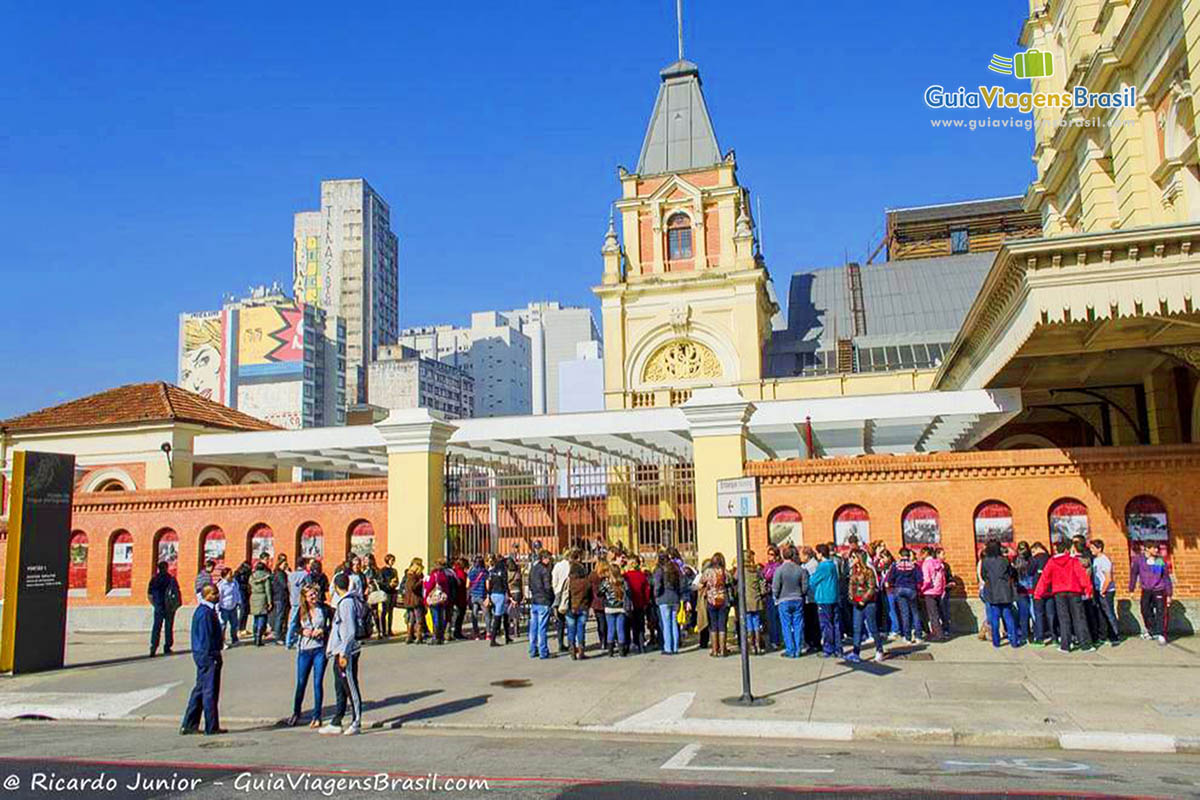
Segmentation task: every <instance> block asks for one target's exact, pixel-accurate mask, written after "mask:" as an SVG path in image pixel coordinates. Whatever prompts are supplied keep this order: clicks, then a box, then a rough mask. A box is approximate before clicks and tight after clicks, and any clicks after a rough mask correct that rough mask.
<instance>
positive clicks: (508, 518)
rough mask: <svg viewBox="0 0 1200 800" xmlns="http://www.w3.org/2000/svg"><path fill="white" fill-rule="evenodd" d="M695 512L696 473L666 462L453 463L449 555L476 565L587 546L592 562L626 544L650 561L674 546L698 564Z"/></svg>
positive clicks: (448, 482) (552, 459)
mask: <svg viewBox="0 0 1200 800" xmlns="http://www.w3.org/2000/svg"><path fill="white" fill-rule="evenodd" d="M695 504H696V497H695V475H694V469H693V466H692V464H691V463H689V462H683V461H676V460H672V459H669V458H665V457H664V458H663V459H661V460H659V461H652V462H633V461H628V460H623V459H618V458H609V457H605V458H602V459H586V460H585V459H581V458H579V457H575V456H573V455H567V456H558V455H550V456H547V457H546V458H545V459H536V458H520V457H515V456H513V457H508V456H496V457H494V458H487V459H486V460H481V459H477V458H468V457H464V456H460V455H448V456H447V458H446V467H445V523H446V552H447V554H448V555H451V556H455V557H459V556H461V557H467V558H470V557H473V556H476V555H481V554H485V553H504V554H507V553H509V552H511V551H512V550H513V549H514V548H515V549H516V550H517V551H518V552H520V553H522V554H529V553H531V552H533V551H535V550H536V549H538V548H539V547H546V548H549V549H550V550H552V551H554V552H562V551H564V550H566V549H569V548H573V547H579V548H581V549H583V550H584V552H585V553H592V552H594V551H595V550H596V549H597V548H598V547H600V546H604V547H612V546H616V545H617V544H618V543H620V544H621V545H623V546H624V547H625V548H626V550H627V551H629V552H634V553H640V554H642V555H644V556H646V555H650V556H653V554H655V553H656V552H657V551H658V549H659V548H663V547H676V548H678V549H679V551H680V553H681V554H682V555H683V557H684V558H685V559H687V560H689V561H692V562H694V561H695V557H696V514H695Z"/></svg>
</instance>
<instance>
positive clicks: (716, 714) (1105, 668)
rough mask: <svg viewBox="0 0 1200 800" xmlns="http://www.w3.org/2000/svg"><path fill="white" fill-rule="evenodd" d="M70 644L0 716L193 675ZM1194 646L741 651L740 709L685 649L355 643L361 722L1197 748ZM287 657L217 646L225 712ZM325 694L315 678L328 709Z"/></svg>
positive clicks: (280, 692)
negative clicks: (364, 705)
mask: <svg viewBox="0 0 1200 800" xmlns="http://www.w3.org/2000/svg"><path fill="white" fill-rule="evenodd" d="M69 641H70V643H69V647H68V661H69V667H68V668H67V669H65V670H62V671H59V672H54V673H44V674H39V675H29V676H18V677H13V678H8V679H5V680H3V681H0V717H2V716H8V717H12V716H17V714H14V713H11V712H8V713H6V709H20V710H21V712H22V714H21V715H34V716H46V717H56V716H58V717H60V718H61V717H62V716H65V715H62V712H61V710H59V711H55V709H61V706H62V705H63V703H64V701H63V699H62V695H64V694H72V693H74V694H76V695H79V697H78V702H79V705H80V706H81V707H87V705H88V703H91V704H92V705H93V706H98V707H102V708H104V709H106V714H105V715H104V716H105V717H107V718H112V717H119V716H122V715H123V714H124V715H128V716H132V717H136V718H143V719H150V720H158V721H164V722H165V721H172V720H177V719H178V716H179V714H180V713H181V711H182V709H183V706H184V703H185V699H186V696H187V692H188V690H189V689H190V686H191V682H192V674H193V673H192V665H191V659H190V657H189V656H188V655H187V654H186V652H185V653H182V654H179V655H175V656H172V657H170V658H163V657H161V656H160V657H158V658H155V659H148V658H146V657H144V656H143V655H140V653H141V651H142V650H143V649H144V644H143V638H142V637H141V636H138V635H136V634H81V633H76V634H73V635H72V636H71V638H70V640H69ZM184 646H186V645H184V644H182V643H181V644H180V647H184ZM1198 651H1200V641H1197V640H1193V639H1190V638H1185V639H1181V640H1178V641H1176V642H1174V643H1172V644H1170V645H1168V646H1167V647H1160V646H1158V645H1157V644H1154V643H1151V642H1145V641H1143V640H1141V639H1130V640H1127V641H1126V642H1125V643H1124V644H1122V645H1121V646H1119V647H1116V648H1110V647H1105V648H1103V649H1102V650H1101V651H1100V652H1098V653H1093V654H1075V655H1069V656H1068V655H1062V654H1060V653H1058V652H1057V651H1055V650H1053V649H1051V648H1047V649H1033V648H1029V647H1026V648H1022V649H1020V650H1016V651H1014V650H1012V649H1011V648H1002V649H1000V650H993V648H992V647H991V645H990V644H988V643H985V642H981V641H979V640H978V639H976V638H974V637H967V636H964V637H961V638H958V639H956V640H954V641H951V642H947V643H939V644H931V645H916V646H907V647H903V648H902V647H895V648H893V649H892V650H891V653H890V655H889V658H888V659H887V660H885V661H884V662H883V663H882V664H871V663H867V664H860V665H851V664H848V663H845V662H843V661H839V660H832V659H829V660H826V659H821V658H818V657H816V656H815V655H808V656H804V657H803V658H800V659H784V658H780V657H779V656H778V655H776V654H770V655H763V656H758V657H754V658H752V659H751V663H752V674H753V684H754V691H755V694H756V695H757V696H759V697H763V698H765V699H766V700H767V702H768V704H767V705H764V706H761V707H755V708H743V707H739V706H736V705H730V704H728V703H727V702H726V701H727V700H728V699H729V698H732V697H736V696H737V695H738V694H740V689H741V678H740V665H739V660H738V659H737V658H736V657H729V658H725V659H712V658H709V657H708V656H707V655H706V654H705V653H700V652H695V651H694V649H693V650H691V651H685V652H684V653H682V654H680V655H678V656H672V657H667V656H663V655H661V654H657V653H655V654H649V655H644V656H630V657H628V658H616V659H610V658H607V657H593V658H590V659H588V660H587V661H584V662H574V661H571V660H570V659H569V658H562V657H560V658H555V659H551V660H549V661H540V660H531V659H529V658H528V656H527V655H526V645H525V641H524V640H523V639H522V640H520V641H519V642H517V643H514V644H513V645H509V646H506V647H500V648H489V647H487V646H486V644H484V643H481V642H457V643H451V644H447V645H445V646H443V647H428V646H418V645H405V644H403V643H400V642H398V641H389V642H385V643H379V644H374V643H373V644H371V645H369V646H368V647H367V648H366V651H365V654H364V656H363V660H362V683H363V686H364V692H365V695H366V697H367V699H368V701H369V702H368V711H367V712H366V719H367V723H368V724H373V725H376V726H379V727H396V726H400V725H403V726H405V727H425V728H443V729H445V728H451V729H454V728H470V729H500V730H515V731H553V730H568V731H569V730H581V729H582V730H585V731H591V732H595V733H606V734H622V733H624V734H631V735H633V734H637V735H643V734H663V733H674V734H681V735H687V736H717V737H721V736H727V737H747V736H749V737H753V736H768V737H772V738H792V739H813V740H830V741H878V742H915V743H937V744H959V745H975V746H1002V747H1020V748H1033V747H1036V748H1063V749H1085V750H1086V749H1107V750H1125V751H1130V752H1147V751H1149V752H1200V681H1197V680H1196V676H1197V674H1198V671H1200V652H1198ZM869 653H870V650H869V649H867V650H865V651H864V654H869ZM294 659H295V655H294V653H289V652H287V651H285V650H284V649H283V648H281V647H276V646H271V645H268V646H266V647H263V648H254V647H252V646H246V645H242V646H239V647H238V648H235V649H233V650H231V651H229V652H228V653H227V657H226V666H225V673H224V679H223V690H222V702H221V710H222V714H223V719H224V720H225V721H226V722H228V723H229V724H230V725H233V726H237V725H264V724H273V723H274V722H276V721H278V720H279V719H282V718H284V717H286V716H288V714H289V713H290V709H291V696H292V687H293V676H294ZM22 695H23V696H24V697H22ZM98 695H103V696H104V697H100V698H97V697H96V696H98ZM110 695H119V696H121V697H123V698H127V699H125V700H117V699H113V698H112V697H110ZM39 698H43V699H42V700H40V702H43V703H45V705H46V708H45V709H44V710H43V711H44V713H40V714H39V713H38V712H37V710H36V706H37V702H38V701H39ZM50 699H54V700H55V702H54V703H51V702H50ZM332 700H333V691H332V676H331V675H327V676H326V704H327V706H328V705H332ZM135 701H137V704H136V706H132V707H129V708H126V709H123V708H121V707H120V704H121V703H122V702H124V703H128V704H132V703H134V702H135ZM310 701H311V695H310ZM66 702H70V701H69V700H68V701H66ZM306 708H307V706H306ZM327 713H328V712H327ZM79 716H80V715H78V714H76V715H74V717H75V718H78V717H79Z"/></svg>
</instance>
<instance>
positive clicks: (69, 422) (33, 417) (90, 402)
mask: <svg viewBox="0 0 1200 800" xmlns="http://www.w3.org/2000/svg"><path fill="white" fill-rule="evenodd" d="M141 422H192V423H196V424H198V425H205V426H208V427H210V428H228V429H230V430H250V431H273V430H278V428H277V427H276V426H274V425H272V424H271V423H269V422H263V421H262V420H261V419H256V418H255V417H252V416H250V415H249V414H243V413H242V412H241V411H236V410H234V409H232V408H227V407H225V406H223V405H221V404H220V403H214V402H213V401H211V400H207V399H205V398H203V397H201V396H200V395H198V394H195V393H193V392H189V391H188V390H187V389H181V388H179V387H178V386H175V385H173V384H170V383H166V382H165V381H157V382H155V383H131V384H129V385H127V386H118V387H117V388H115V389H109V390H108V391H105V392H100V393H98V394H93V395H88V396H87V397H81V398H79V399H78V400H71V401H69V402H66V403H62V404H61V405H57V406H50V407H49V408H43V409H41V410H40V411H31V412H30V413H28V414H22V415H21V416H19V417H13V418H11V419H7V420H4V421H3V422H0V429H3V430H6V431H35V430H57V429H68V428H99V427H108V426H112V425H131V424H137V423H141Z"/></svg>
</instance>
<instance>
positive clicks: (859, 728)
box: [52, 714, 1200, 755]
mask: <svg viewBox="0 0 1200 800" xmlns="http://www.w3.org/2000/svg"><path fill="white" fill-rule="evenodd" d="M52 721H55V720H52ZM63 721H64V722H105V723H114V722H115V723H138V722H152V723H167V724H172V725H175V724H178V722H179V719H178V717H175V716H166V715H163V714H148V715H142V716H128V717H119V718H102V719H96V720H63ZM223 721H226V722H231V723H233V724H236V725H244V726H248V727H254V728H260V727H271V728H280V729H281V730H283V728H282V727H281V726H280V722H281V720H280V719H279V718H278V717H271V718H266V717H225V718H223ZM366 727H367V728H369V729H372V730H381V729H390V730H400V729H402V728H408V729H413V728H415V729H427V730H443V731H462V732H470V731H473V730H475V731H507V732H513V733H519V732H521V731H528V732H530V733H576V734H581V733H582V734H586V733H600V734H605V735H610V736H611V735H614V734H616V735H629V736H671V737H676V738H678V737H697V738H726V739H728V738H736V739H784V740H790V741H810V742H874V743H890V744H932V745H941V746H950V747H988V748H1010V747H1011V748H1016V749H1022V750H1064V751H1100V752H1118V753H1166V754H1179V755H1200V737H1187V736H1169V735H1166V734H1157V733H1123V732H1118V731H1076V732H1067V733H1049V732H1045V731H1003V730H995V731H987V730H970V729H954V728H933V727H931V728H900V727H896V728H893V727H887V726H883V725H850V724H845V723H836V722H800V721H795V722H789V721H786V720H766V721H755V720H745V719H687V718H685V719H680V720H671V721H662V722H650V723H645V724H628V723H625V724H622V723H616V724H612V725H539V724H536V723H531V724H530V723H508V722H476V723H468V722H437V721H434V720H428V719H416V720H412V721H410V722H405V723H403V724H400V723H391V724H388V725H384V724H383V723H382V722H374V723H369V724H368V725H367V726H366Z"/></svg>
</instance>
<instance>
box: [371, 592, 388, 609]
mask: <svg viewBox="0 0 1200 800" xmlns="http://www.w3.org/2000/svg"><path fill="white" fill-rule="evenodd" d="M387 599H388V596H387V592H385V591H383V590H382V589H376V590H375V591H373V592H371V593H370V594H368V595H367V605H372V606H377V605H379V604H381V603H386V602H387Z"/></svg>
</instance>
